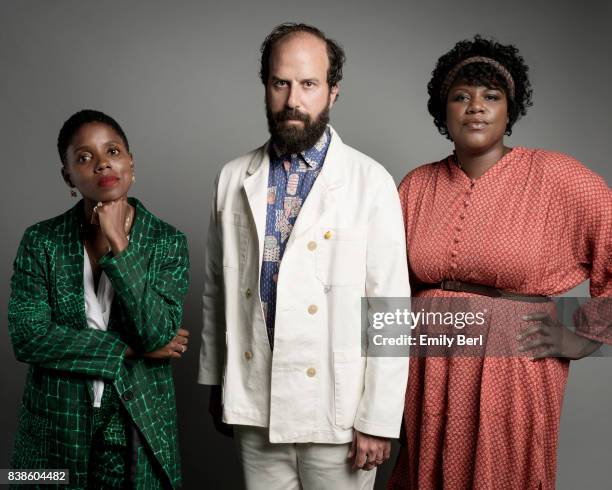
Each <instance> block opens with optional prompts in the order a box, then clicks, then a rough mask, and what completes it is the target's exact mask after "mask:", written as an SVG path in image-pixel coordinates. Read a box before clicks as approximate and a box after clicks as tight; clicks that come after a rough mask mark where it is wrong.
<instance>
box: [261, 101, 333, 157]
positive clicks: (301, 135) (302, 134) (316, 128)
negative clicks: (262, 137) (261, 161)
mask: <svg viewBox="0 0 612 490" xmlns="http://www.w3.org/2000/svg"><path fill="white" fill-rule="evenodd" d="M266 116H267V118H268V131H270V135H271V136H272V141H273V142H274V144H275V145H276V148H277V149H278V151H279V152H280V154H281V155H287V154H291V153H301V152H303V151H304V150H307V149H309V148H312V147H313V146H314V145H315V143H316V142H317V141H319V138H321V136H323V132H324V131H325V128H326V127H327V124H328V123H329V106H328V105H326V106H325V109H323V110H322V111H321V113H320V114H319V115H318V116H317V118H316V119H315V120H314V121H313V120H312V119H311V117H310V116H309V115H308V114H304V113H303V112H300V111H297V110H295V109H283V110H282V111H280V112H276V113H273V112H272V111H271V110H270V107H269V106H268V104H266ZM289 119H294V120H299V121H302V122H303V123H304V127H303V128H299V127H297V126H295V125H293V124H289V125H287V124H284V121H287V120H289Z"/></svg>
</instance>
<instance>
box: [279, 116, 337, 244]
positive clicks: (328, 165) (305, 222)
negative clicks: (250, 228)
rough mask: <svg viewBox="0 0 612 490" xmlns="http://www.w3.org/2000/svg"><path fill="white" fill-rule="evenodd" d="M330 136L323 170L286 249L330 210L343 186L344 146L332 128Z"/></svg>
mask: <svg viewBox="0 0 612 490" xmlns="http://www.w3.org/2000/svg"><path fill="white" fill-rule="evenodd" d="M331 134H332V137H331V142H330V144H329V148H328V150H327V155H326V156H325V162H324V163H323V168H322V169H321V173H320V174H319V176H318V177H317V180H315V182H314V184H313V186H312V189H311V190H310V192H309V193H308V197H306V200H305V201H304V204H303V205H302V209H301V210H300V214H299V215H298V217H297V219H296V221H295V225H294V226H293V230H292V231H291V236H290V237H289V241H288V242H287V248H289V247H290V246H291V244H292V243H293V241H295V240H296V239H297V238H299V237H300V236H301V235H303V234H304V233H307V232H308V231H309V230H310V229H311V228H312V227H313V226H314V225H315V224H316V223H317V222H318V221H319V220H320V218H321V217H322V216H323V215H324V214H325V212H326V211H327V210H328V209H330V207H331V205H332V204H333V203H335V201H336V198H335V195H336V191H337V190H338V189H340V188H341V187H342V186H343V185H344V180H345V172H346V155H345V153H344V144H343V143H342V140H341V139H340V136H338V133H336V132H335V131H334V129H333V128H331Z"/></svg>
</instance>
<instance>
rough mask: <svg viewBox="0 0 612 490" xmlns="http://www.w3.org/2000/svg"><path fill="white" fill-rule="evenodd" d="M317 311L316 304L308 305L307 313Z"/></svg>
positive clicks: (312, 313)
mask: <svg viewBox="0 0 612 490" xmlns="http://www.w3.org/2000/svg"><path fill="white" fill-rule="evenodd" d="M317 311H319V308H317V305H310V306H309V307H308V313H310V314H311V315H314V314H315V313H316V312H317Z"/></svg>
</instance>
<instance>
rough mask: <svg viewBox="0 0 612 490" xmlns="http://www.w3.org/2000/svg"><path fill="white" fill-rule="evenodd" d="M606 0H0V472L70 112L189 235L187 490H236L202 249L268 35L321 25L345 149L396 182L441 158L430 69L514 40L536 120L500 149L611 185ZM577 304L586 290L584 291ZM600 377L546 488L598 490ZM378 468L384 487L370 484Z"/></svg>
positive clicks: (584, 375) (610, 425) (576, 374)
mask: <svg viewBox="0 0 612 490" xmlns="http://www.w3.org/2000/svg"><path fill="white" fill-rule="evenodd" d="M608 5H609V3H608V2H603V1H602V2H597V3H595V2H593V3H591V4H589V3H588V2H587V3H586V4H585V3H581V4H580V5H579V4H578V3H575V2H566V1H556V2H550V3H549V5H545V4H542V3H539V2H523V1H511V2H510V1H508V2H506V3H505V4H499V3H498V4H495V3H491V2H481V1H467V0H455V1H448V0H447V1H443V2H430V3H429V4H426V2H408V1H402V2H400V1H397V2H384V1H383V2H373V1H368V2H363V1H361V2H356V1H349V0H346V1H330V0H327V1H320V0H310V1H307V2H299V3H296V4H295V5H292V4H291V3H290V2H287V1H274V2H265V3H264V2H252V1H236V0H227V1H226V2H224V3H223V4H221V2H195V1H193V2H152V1H131V2H119V1H105V2H94V1H77V0H73V1H67V0H56V1H46V0H41V1H38V2H33V1H26V0H10V1H9V0H3V1H2V3H1V4H0V61H1V65H0V66H1V68H0V70H1V71H0V74H1V75H0V110H1V122H0V138H1V145H0V148H1V150H2V157H1V158H2V177H1V178H0V185H1V186H2V206H0V214H1V216H2V238H3V240H2V244H1V246H0V254H1V255H0V260H1V263H0V274H1V278H0V294H1V297H2V300H1V303H0V304H1V308H2V311H1V322H2V329H1V333H0V336H1V337H0V338H1V347H0V348H1V354H2V355H1V366H0V380H1V385H0V386H1V390H2V397H3V403H2V408H1V409H0V434H1V436H0V467H7V465H8V461H9V457H10V451H11V446H12V443H13V437H14V433H15V428H16V424H17V414H18V408H19V403H20V398H21V394H22V389H23V382H24V377H25V372H26V366H25V365H22V364H20V363H18V362H17V361H16V360H15V358H14V356H13V353H12V349H11V346H10V343H9V338H8V334H7V328H6V306H7V301H8V296H9V280H10V276H11V271H12V261H13V258H14V255H15V252H16V249H17V245H18V243H19V239H20V238H21V235H22V233H23V231H24V229H25V228H26V227H27V226H28V225H30V224H32V223H34V222H37V221H40V220H42V219H45V218H48V217H51V216H55V215H57V214H59V213H61V212H63V211H64V210H65V209H67V208H68V207H69V206H72V204H73V202H74V200H72V199H71V198H70V196H69V192H68V188H67V187H66V186H65V185H64V184H63V182H62V180H61V177H60V163H59V159H58V157H57V154H56V151H55V141H56V137H57V132H58V130H59V128H60V126H61V124H62V122H63V121H64V120H65V119H66V118H67V117H68V116H69V115H70V114H71V113H72V112H74V111H76V110H78V109H81V108H96V109H100V110H103V111H106V112H108V113H109V114H111V115H113V116H114V117H115V118H117V119H118V120H119V122H120V123H121V124H122V125H123V127H124V129H125V130H126V132H127V135H128V137H129V139H130V144H131V146H132V147H133V151H134V156H135V164H136V175H137V182H136V185H135V186H134V188H133V193H132V194H133V195H134V196H137V197H139V198H140V199H141V200H142V201H143V202H144V203H145V205H146V206H148V208H149V209H150V210H151V211H153V212H154V213H156V214H157V215H158V216H160V217H161V218H162V219H164V220H167V221H169V222H170V223H172V224H174V225H175V226H177V227H178V228H179V229H181V230H182V231H184V232H185V233H186V234H187V236H188V237H189V246H190V252H191V264H192V269H191V272H192V281H191V288H190V291H189V295H188V297H187V301H186V304H185V317H184V318H185V319H184V324H185V326H186V327H187V328H188V329H189V330H190V331H191V332H192V338H191V345H190V350H189V352H188V353H187V354H186V355H185V358H184V359H182V360H181V361H179V362H176V363H175V364H174V366H175V379H176V389H177V399H178V412H179V426H180V441H181V449H182V461H183V474H184V482H185V488H187V489H193V488H240V473H239V471H238V461H237V459H236V456H235V454H234V451H233V443H232V441H231V440H229V439H225V438H223V437H222V436H220V435H217V434H216V433H215V431H214V429H213V426H212V424H211V421H210V419H209V417H208V414H207V397H208V390H207V388H204V387H202V386H199V385H197V384H196V370H197V357H198V356H197V354H198V350H199V344H200V341H199V332H200V328H201V326H200V325H201V303H200V298H201V290H202V283H203V280H202V269H203V267H202V263H203V254H204V251H203V243H204V237H205V233H206V226H207V221H208V214H209V210H210V205H209V203H210V199H211V186H212V183H213V179H214V177H215V175H216V173H217V171H218V170H219V168H220V167H221V165H222V164H223V163H224V162H226V161H228V160H230V159H232V158H234V157H236V156H238V155H241V154H243V153H245V152H246V151H248V150H250V149H252V148H254V147H256V146H258V145H260V144H261V143H262V142H263V141H264V140H265V139H266V137H267V130H266V123H265V115H264V93H263V87H262V85H261V84H260V82H259V79H258V75H257V70H258V55H259V51H258V48H259V44H260V43H261V41H262V40H263V38H264V37H265V35H266V34H267V33H268V32H269V30H270V29H271V28H272V27H273V26H274V25H276V24H278V23H280V22H283V21H289V20H297V21H303V22H309V23H312V24H315V25H317V26H319V27H320V28H321V29H323V30H324V31H326V32H327V33H328V34H329V35H331V36H332V37H334V38H336V39H338V40H339V41H340V42H341V43H342V44H343V45H344V47H345V48H346V52H347V56H348V61H347V64H346V70H345V78H344V81H343V82H342V88H341V94H342V96H341V97H340V100H339V102H338V104H337V105H336V106H335V108H334V110H333V112H332V121H333V124H334V126H335V128H336V129H337V130H338V131H339V133H340V134H341V136H342V138H343V139H344V141H345V142H347V143H349V144H351V145H353V146H355V147H357V148H358V149H359V150H361V151H363V152H364V153H366V154H368V155H370V156H372V157H374V158H375V159H376V160H378V161H380V162H381V163H382V164H383V165H384V166H385V167H386V168H387V169H388V170H389V172H391V174H392V175H393V176H394V178H395V179H396V181H397V182H399V180H400V179H401V178H402V177H403V176H404V174H405V173H406V172H407V171H408V170H410V169H412V168H414V167H416V166H417V165H419V164H422V163H426V162H429V161H433V160H437V159H439V158H441V157H443V156H445V155H447V154H448V153H449V151H450V144H449V142H448V141H446V140H445V139H444V138H443V137H441V136H440V135H438V134H437V132H436V130H435V128H434V126H433V124H432V121H431V119H430V117H429V116H428V114H427V111H426V96H427V92H426V85H427V81H428V79H429V75H430V73H431V70H432V68H433V65H434V62H435V60H436V59H437V57H438V56H439V55H440V54H442V53H443V52H445V51H446V50H447V49H449V48H450V47H451V46H452V45H453V44H454V43H455V42H456V41H457V40H459V39H462V38H466V37H470V36H472V35H473V34H474V33H477V32H480V33H483V34H485V35H494V36H496V37H497V38H498V39H499V40H500V41H502V42H512V43H515V44H516V45H517V46H518V47H519V48H520V49H521V51H522V53H523V55H524V57H525V59H526V60H527V62H528V64H529V65H530V67H531V77H532V82H533V87H534V91H535V92H534V100H535V105H534V107H533V108H532V109H531V110H530V111H529V113H528V115H527V117H526V118H525V119H524V120H522V121H520V122H519V123H518V124H517V126H516V128H515V132H514V134H513V135H512V137H511V138H510V139H509V141H508V142H509V144H510V145H524V146H537V147H543V148H549V149H555V150H559V151H563V152H566V153H569V154H571V155H573V156H575V157H577V158H578V159H580V160H581V161H583V162H584V163H585V164H586V165H588V166H589V167H590V168H592V169H593V170H595V171H596V172H598V173H600V174H602V175H604V177H605V178H606V179H607V181H608V183H610V182H612V171H611V169H610V166H609V154H610V152H609V138H610V134H611V133H612V131H611V130H612V123H611V117H610V114H611V112H612V102H611V100H612V98H611V97H610V88H609V87H610V80H611V76H612V69H611V66H610V61H609V48H610V46H612V34H611V31H610V28H609V25H610V21H611V20H612V15H611V10H610V7H609V6H608ZM581 291H582V292H584V291H586V289H585V288H584V287H583V288H582V289H581ZM610 373H612V362H611V360H610V359H609V358H603V359H587V360H583V361H579V362H576V363H573V364H572V368H571V375H570V379H569V383H568V386H567V392H566V397H565V403H564V407H563V416H562V421H561V438H560V444H559V460H558V488H560V489H575V488H582V489H600V488H610V479H609V473H608V469H609V466H610V461H612V390H611V389H610V388H611V387H610V381H609V380H610ZM390 467H391V465H390V464H387V466H386V467H385V468H383V469H381V471H380V472H379V478H378V481H379V485H382V483H383V482H384V480H385V479H386V477H387V475H388V474H389V471H390Z"/></svg>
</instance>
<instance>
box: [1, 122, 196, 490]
mask: <svg viewBox="0 0 612 490" xmlns="http://www.w3.org/2000/svg"><path fill="white" fill-rule="evenodd" d="M58 150H59V153H60V157H61V160H62V163H63V166H62V174H63V176H64V179H65V181H66V183H67V184H68V185H69V186H70V187H71V192H72V193H73V195H75V194H74V188H76V189H78V190H79V191H80V193H81V194H82V196H83V199H82V200H81V201H79V203H78V204H76V205H75V206H74V207H73V208H72V209H70V210H69V211H67V212H65V213H64V214H62V215H60V216H57V217H55V218H52V219H49V220H46V221H43V222H41V223H38V224H36V225H34V226H31V227H30V228H28V229H27V230H26V232H25V234H24V237H23V239H22V241H21V244H20V246H19V250H18V253H17V258H16V260H15V264H14V275H13V278H12V281H11V287H12V293H11V298H10V302H9V331H10V337H11V341H12V344H13V348H14V351H15V355H16V357H17V359H18V360H19V361H22V362H26V363H28V364H29V365H30V368H29V371H28V374H27V380H26V385H25V391H24V395H23V402H22V408H21V415H20V420H19V429H18V431H17V436H16V440H15V449H14V453H13V460H12V466H13V468H24V469H25V468H31V469H66V468H67V469H69V470H70V487H72V488H126V487H127V488H142V489H147V490H149V489H154V488H176V487H178V486H180V481H181V475H180V464H179V450H178V441H177V426H176V408H175V398H174V386H173V382H172V371H171V366H170V364H169V358H171V357H180V356H181V354H182V353H183V352H184V351H185V350H186V345H185V344H186V341H187V337H186V336H187V332H186V331H184V330H182V329H181V330H179V326H180V325H181V319H182V304H183V299H184V296H185V294H186V291H187V287H188V268H189V257H188V251H187V243H186V239H185V236H184V235H183V234H182V233H181V232H179V231H177V230H176V229H174V228H173V227H171V226H170V225H168V224H166V223H164V222H163V221H161V220H160V219H158V218H156V217H155V216H153V215H152V214H151V213H150V212H149V211H147V210H146V209H145V208H144V206H143V205H142V204H141V203H140V202H139V201H137V200H136V199H131V198H130V199H128V198H127V192H128V189H129V188H130V186H131V184H132V182H133V181H134V173H133V161H132V155H131V154H130V152H129V146H128V142H127V138H126V136H125V133H124V132H123V130H122V129H121V127H120V126H119V125H118V124H117V122H116V121H115V120H114V119H112V118H110V117H109V116H107V115H105V114H103V113H100V112H97V111H81V112H78V113H76V114H75V115H73V116H72V117H71V118H70V119H68V120H67V121H66V123H65V124H64V126H63V128H62V130H61V131H60V136H59V138H58ZM86 260H88V262H86ZM84 271H91V273H90V275H89V276H87V275H86V276H85V277H86V280H87V277H89V278H90V279H91V278H92V277H93V286H94V288H89V289H90V290H91V291H95V292H96V294H97V296H98V298H99V297H100V294H101V291H102V290H104V291H106V293H108V291H111V292H110V293H109V294H110V296H109V295H106V296H104V298H106V300H107V303H108V308H107V309H106V312H105V314H106V318H107V323H106V325H104V326H103V327H99V326H98V327H97V328H96V327H95V326H94V327H92V322H91V321H90V319H89V318H90V317H89V313H86V310H87V311H90V310H89V309H88V306H86V301H90V300H91V299H92V298H91V292H89V293H86V292H84V290H85V289H87V288H86V286H87V281H85V285H84V273H85V272H84ZM90 282H91V280H90ZM103 284H104V286H103ZM96 289H97V291H96ZM106 293H104V294H106ZM94 299H95V296H94ZM101 301H102V300H101ZM100 305H103V303H102V302H101V303H100ZM102 310H103V307H102V306H101V310H100V311H102ZM103 313H104V312H103ZM104 327H106V329H105V328H104ZM177 332H178V333H177ZM100 387H102V388H101V389H100Z"/></svg>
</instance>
